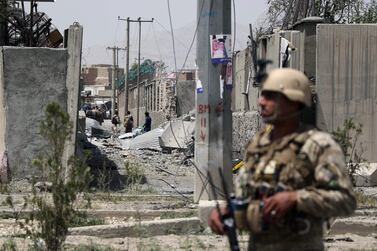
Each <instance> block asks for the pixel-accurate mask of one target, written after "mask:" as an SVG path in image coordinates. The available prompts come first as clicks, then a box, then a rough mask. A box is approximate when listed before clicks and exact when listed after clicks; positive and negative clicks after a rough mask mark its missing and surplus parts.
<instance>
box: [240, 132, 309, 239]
mask: <svg viewBox="0 0 377 251" xmlns="http://www.w3.org/2000/svg"><path fill="white" fill-rule="evenodd" d="M315 131H316V130H315V129H312V130H306V131H302V132H296V133H292V134H290V135H288V136H286V137H283V138H281V139H278V140H275V141H274V142H264V143H263V140H266V138H264V139H263V137H266V136H265V134H266V132H265V131H262V132H261V133H259V134H258V135H256V138H254V140H253V141H252V142H251V143H250V144H249V145H248V147H247V152H246V158H245V165H244V167H243V168H245V170H244V171H246V173H245V174H246V175H247V179H246V180H247V184H246V186H245V188H244V189H246V191H243V192H245V193H244V196H245V198H243V199H244V200H243V201H245V200H246V201H247V204H248V206H247V209H246V208H245V209H246V210H244V211H242V210H239V211H237V210H236V212H235V215H236V225H237V227H238V228H240V229H248V230H250V231H251V232H252V233H254V234H262V233H263V232H265V233H270V234H272V233H280V234H282V235H284V236H290V235H291V234H306V233H307V232H308V231H310V225H312V224H310V222H309V220H308V219H307V218H306V216H305V215H303V214H302V213H299V212H296V211H294V212H291V213H290V214H289V215H287V216H286V217H285V218H284V219H282V220H281V221H280V222H278V223H277V224H274V225H269V226H267V225H268V223H267V224H266V219H265V218H263V199H264V198H265V197H269V196H272V195H273V194H275V193H278V192H282V191H293V190H298V189H302V188H304V187H309V186H312V185H313V183H314V169H315V168H314V164H313V163H311V161H310V160H309V158H308V156H306V154H304V153H303V152H301V148H302V146H303V145H304V144H305V142H306V141H307V140H308V138H309V137H310V136H311V135H313V133H315ZM241 200H242V199H241ZM267 221H268V219H267ZM300 225H301V226H300ZM280 234H279V235H280ZM273 235H275V234H273ZM279 235H275V237H278V236H279Z"/></svg>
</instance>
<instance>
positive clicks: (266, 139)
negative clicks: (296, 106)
mask: <svg viewBox="0 0 377 251" xmlns="http://www.w3.org/2000/svg"><path fill="white" fill-rule="evenodd" d="M273 129H274V128H273V126H272V125H268V126H267V127H266V129H265V130H264V132H263V133H262V135H261V137H260V139H259V142H258V145H259V146H260V147H265V146H268V145H271V144H273V143H276V144H277V145H278V146H277V148H280V147H285V145H286V144H287V143H289V142H290V141H291V140H293V139H294V138H296V137H297V136H298V135H299V134H301V133H303V132H305V131H308V130H309V129H311V128H309V127H308V126H307V125H305V124H302V123H300V125H299V127H298V128H297V130H296V131H295V132H293V133H290V134H288V135H286V136H284V137H282V138H280V139H277V140H275V141H274V142H272V141H271V134H272V131H273ZM279 146H280V147H279Z"/></svg>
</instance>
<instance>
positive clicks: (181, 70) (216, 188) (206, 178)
mask: <svg viewBox="0 0 377 251" xmlns="http://www.w3.org/2000/svg"><path fill="white" fill-rule="evenodd" d="M205 1H206V0H203V2H202V6H201V8H200V12H199V16H198V22H197V25H196V28H195V32H194V36H193V39H192V41H191V44H190V48H189V50H188V52H187V54H186V57H185V61H184V63H183V65H182V68H181V69H180V71H179V72H177V71H176V78H175V84H177V82H178V79H179V75H180V74H181V73H182V72H183V69H184V67H185V65H186V62H187V59H188V56H189V54H190V52H191V49H192V47H193V44H194V42H195V38H196V35H197V32H198V28H199V24H200V19H201V16H202V12H203V8H204V3H205ZM213 3H214V2H213V1H211V5H210V12H211V11H212V9H213ZM168 4H169V0H168ZM168 9H169V12H170V6H169V5H168ZM169 15H170V13H169ZM171 29H172V31H171V34H172V39H173V41H174V34H173V26H172V24H171ZM173 50H174V48H173ZM174 57H175V61H176V55H175V53H174ZM171 112H172V110H171V109H170V110H169V116H170V117H171ZM170 129H171V132H172V135H173V137H174V140H175V141H176V143H177V145H178V146H179V148H182V147H181V146H180V144H179V141H178V139H177V137H176V135H175V133H174V131H173V128H172V122H171V120H170ZM183 130H184V131H185V128H183ZM186 137H187V136H186ZM185 156H186V154H185ZM186 157H187V156H186ZM189 161H190V163H191V164H192V165H193V166H194V168H195V169H196V171H197V173H198V177H199V178H200V180H201V183H202V185H203V186H202V190H201V192H200V193H199V196H198V198H200V197H201V196H202V194H203V192H204V190H205V191H206V192H207V193H208V194H209V191H208V189H207V185H208V183H210V180H209V178H208V176H206V175H205V174H203V172H202V171H201V170H200V169H199V168H198V167H197V166H196V164H195V163H194V162H193V161H192V160H191V159H189ZM203 177H204V178H205V179H204V180H203ZM211 186H212V188H213V189H214V190H215V191H217V192H218V193H219V195H220V196H223V197H224V193H223V191H222V189H220V188H218V187H216V186H215V184H211Z"/></svg>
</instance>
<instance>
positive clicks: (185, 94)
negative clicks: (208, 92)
mask: <svg viewBox="0 0 377 251" xmlns="http://www.w3.org/2000/svg"><path fill="white" fill-rule="evenodd" d="M195 87H196V83H195V81H179V82H178V83H177V85H176V86H175V95H176V97H177V116H178V117H179V116H182V115H183V114H187V113H189V112H190V111H191V110H193V109H194V108H195Z"/></svg>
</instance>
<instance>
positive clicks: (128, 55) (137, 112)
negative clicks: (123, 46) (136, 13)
mask: <svg viewBox="0 0 377 251" xmlns="http://www.w3.org/2000/svg"><path fill="white" fill-rule="evenodd" d="M118 20H123V21H127V56H126V72H127V74H126V82H125V85H126V86H125V88H126V89H125V94H124V95H126V97H125V98H126V99H125V102H126V103H125V108H124V109H125V114H126V112H127V110H128V88H129V86H128V68H129V60H130V54H129V47H130V43H129V41H130V39H129V38H130V23H139V49H138V57H137V58H138V60H137V99H136V100H137V101H136V103H137V104H136V106H137V111H136V126H139V117H140V116H139V113H140V112H139V110H140V48H141V23H152V22H153V18H152V19H151V20H142V19H141V17H139V18H138V19H136V20H132V19H130V18H129V17H128V18H127V19H122V18H120V17H118Z"/></svg>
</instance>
